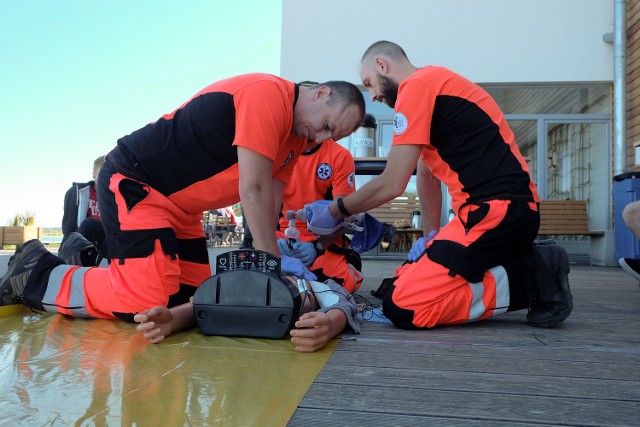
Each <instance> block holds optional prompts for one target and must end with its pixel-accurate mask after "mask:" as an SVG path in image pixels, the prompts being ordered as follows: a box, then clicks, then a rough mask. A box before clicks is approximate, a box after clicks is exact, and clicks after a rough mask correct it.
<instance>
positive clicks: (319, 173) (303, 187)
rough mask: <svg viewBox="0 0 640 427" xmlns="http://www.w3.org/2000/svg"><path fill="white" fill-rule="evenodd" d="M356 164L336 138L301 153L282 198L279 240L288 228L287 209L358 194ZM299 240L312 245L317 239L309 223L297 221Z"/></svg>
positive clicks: (295, 209)
mask: <svg viewBox="0 0 640 427" xmlns="http://www.w3.org/2000/svg"><path fill="white" fill-rule="evenodd" d="M355 174H356V172H355V164H354V162H353V156H352V155H351V153H350V152H349V150H347V149H346V148H344V147H343V146H341V145H340V144H338V143H337V142H336V141H334V140H333V139H328V140H326V141H324V142H323V143H322V144H320V145H317V146H316V147H314V148H313V149H312V150H311V151H308V152H306V153H302V155H301V156H300V159H299V160H298V162H297V163H296V167H295V169H294V172H293V176H292V177H291V180H290V181H289V183H288V184H287V186H286V187H285V189H284V194H283V196H282V212H281V215H280V222H279V224H278V227H279V231H280V232H281V233H280V234H278V236H279V237H283V236H284V234H283V233H284V230H286V229H287V227H288V226H289V221H288V220H287V218H286V215H285V214H286V212H287V211H288V210H293V211H297V210H298V209H302V208H303V207H304V205H306V204H307V203H311V202H314V201H316V200H318V199H322V200H333V199H334V197H335V196H347V195H349V194H351V193H353V192H354V191H355V188H356V187H355V185H356V179H355ZM296 228H297V229H298V230H299V231H300V240H302V241H304V242H309V241H312V240H314V239H315V238H316V237H317V236H316V235H314V234H313V233H312V232H311V231H309V230H308V229H307V223H306V222H305V221H300V220H298V219H296Z"/></svg>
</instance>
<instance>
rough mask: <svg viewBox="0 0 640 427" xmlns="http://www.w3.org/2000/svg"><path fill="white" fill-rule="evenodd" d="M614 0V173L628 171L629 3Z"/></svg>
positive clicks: (622, 0) (624, 0)
mask: <svg viewBox="0 0 640 427" xmlns="http://www.w3.org/2000/svg"><path fill="white" fill-rule="evenodd" d="M626 3H627V2H626V0H614V15H613V20H614V34H613V45H614V46H613V49H614V50H613V155H614V158H613V175H614V176H616V175H619V174H621V173H624V172H626V171H627V4H626Z"/></svg>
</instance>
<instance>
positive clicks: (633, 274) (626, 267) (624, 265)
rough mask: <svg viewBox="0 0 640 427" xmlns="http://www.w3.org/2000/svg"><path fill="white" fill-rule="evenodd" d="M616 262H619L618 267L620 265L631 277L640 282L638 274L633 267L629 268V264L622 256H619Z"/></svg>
mask: <svg viewBox="0 0 640 427" xmlns="http://www.w3.org/2000/svg"><path fill="white" fill-rule="evenodd" d="M618 264H620V267H622V269H623V270H624V271H626V272H627V273H628V274H629V275H630V276H631V277H633V278H634V279H636V280H637V281H639V282H640V274H638V273H637V272H636V271H635V270H634V269H633V268H631V266H630V265H629V264H627V261H625V259H624V258H620V259H619V260H618Z"/></svg>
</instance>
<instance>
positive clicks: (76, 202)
mask: <svg viewBox="0 0 640 427" xmlns="http://www.w3.org/2000/svg"><path fill="white" fill-rule="evenodd" d="M104 162H105V156H100V157H98V158H97V159H95V160H94V162H93V180H92V181H89V182H74V183H73V185H72V186H71V188H69V190H67V192H66V194H65V195H64V213H63V215H62V234H63V240H62V244H61V245H60V250H59V251H58V256H59V257H60V258H62V259H63V260H64V261H65V262H66V263H67V264H72V265H82V266H85V267H89V266H96V265H99V264H100V262H101V261H102V259H103V256H102V255H101V253H104V251H105V233H104V229H103V228H102V217H101V216H100V208H99V207H98V193H97V191H96V181H97V179H98V174H99V173H100V169H102V166H103V165H104Z"/></svg>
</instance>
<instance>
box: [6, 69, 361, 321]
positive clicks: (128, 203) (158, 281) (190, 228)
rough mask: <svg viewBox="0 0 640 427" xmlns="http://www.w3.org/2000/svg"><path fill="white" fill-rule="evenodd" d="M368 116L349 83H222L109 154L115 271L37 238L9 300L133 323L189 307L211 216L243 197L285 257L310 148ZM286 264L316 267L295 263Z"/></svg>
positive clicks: (106, 173) (106, 178)
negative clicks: (286, 230) (281, 222)
mask: <svg viewBox="0 0 640 427" xmlns="http://www.w3.org/2000/svg"><path fill="white" fill-rule="evenodd" d="M363 117H364V98H363V96H362V93H361V92H360V90H359V89H358V88H357V86H355V85H353V84H350V83H346V82H327V83H324V84H321V85H317V86H314V87H300V86H299V85H296V84H294V83H293V82H290V81H287V80H284V79H281V78H279V77H276V76H272V75H268V74H246V75H240V76H236V77H232V78H229V79H225V80H221V81H219V82H217V83H213V84H212V85H210V86H208V87H206V88H205V89H203V90H202V91H200V92H199V93H197V94H196V95H195V96H193V97H192V98H191V99H189V100H188V101H187V102H185V103H184V104H183V105H182V106H181V107H179V108H178V109H177V110H175V111H174V112H172V113H169V114H166V115H164V116H162V117H161V118H160V119H158V120H157V121H156V122H154V123H150V124H148V125H146V126H145V127H143V128H141V129H139V130H137V131H135V132H133V133H131V134H130V135H127V136H124V137H122V138H120V139H119V140H118V143H117V146H116V148H114V149H113V150H112V151H111V152H110V153H109V154H108V155H107V158H106V163H105V165H104V166H103V168H102V170H101V172H100V179H99V180H98V183H99V186H98V200H99V205H100V211H101V216H102V221H103V225H104V228H105V231H106V235H107V241H108V247H109V250H108V253H107V256H108V258H109V259H110V260H111V263H110V264H109V267H108V268H96V267H93V268H88V267H80V266H71V265H60V264H61V263H62V261H61V260H59V258H57V257H55V256H53V255H52V254H50V253H49V252H48V251H47V250H46V249H45V248H44V246H42V245H41V244H40V242H38V241H37V240H35V241H29V242H27V243H25V244H23V245H21V246H20V247H18V248H17V250H16V253H15V255H14V256H13V258H12V260H11V261H10V262H9V268H8V271H7V274H6V275H5V276H4V277H3V278H2V280H1V281H0V293H1V296H2V300H1V302H2V303H3V304H11V303H16V302H21V303H23V304H25V305H27V306H29V307H32V308H35V309H39V310H46V311H52V312H59V313H63V314H68V315H72V316H76V317H92V318H109V319H114V318H120V319H123V320H127V321H133V316H134V315H135V314H136V313H139V312H142V311H143V310H146V309H149V308H151V307H154V306H159V305H164V306H174V305H177V304H181V303H184V302H187V301H188V298H189V297H190V296H191V295H192V294H193V293H194V291H195V289H196V287H197V286H199V284H200V283H202V282H203V281H204V280H205V279H206V278H208V277H209V276H210V275H211V270H210V266H209V258H208V253H207V248H206V241H205V237H204V231H203V229H202V224H201V219H202V212H203V211H205V210H209V209H215V208H222V207H224V206H229V205H232V204H234V203H237V202H238V201H242V207H243V209H244V212H245V214H246V216H247V219H248V221H250V223H251V226H252V232H253V238H254V243H255V247H256V249H260V250H263V251H267V252H270V253H272V254H275V255H278V254H279V251H278V245H277V242H276V237H275V234H274V232H273V228H274V224H275V223H276V222H277V214H278V212H279V209H280V206H281V201H282V192H283V189H284V186H285V183H286V182H287V181H288V180H289V178H290V176H291V172H292V170H293V166H294V164H295V162H296V161H297V159H298V158H299V156H300V153H301V152H302V151H303V150H304V149H305V148H306V146H307V144H308V142H310V141H311V142H313V143H320V142H322V141H324V140H326V139H328V138H336V139H338V138H343V137H345V136H347V135H349V134H351V133H352V132H353V131H354V130H355V129H356V128H357V127H358V126H359V125H360V123H361V122H362V118H363ZM282 269H283V270H284V271H286V272H289V273H291V274H297V275H299V276H306V275H307V274H309V272H308V270H307V269H306V268H305V267H304V266H303V265H302V264H301V263H300V261H299V260H297V259H295V258H289V257H283V259H282Z"/></svg>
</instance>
